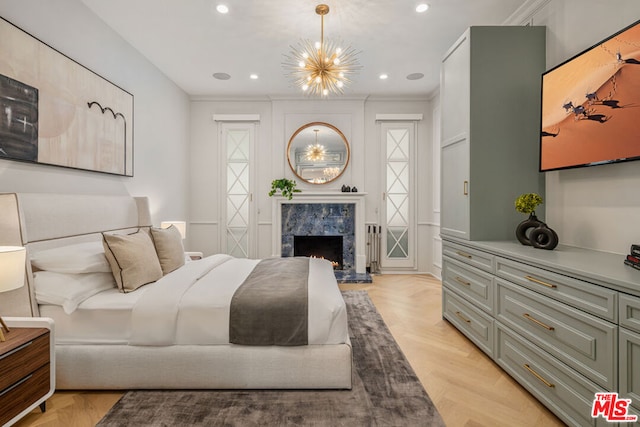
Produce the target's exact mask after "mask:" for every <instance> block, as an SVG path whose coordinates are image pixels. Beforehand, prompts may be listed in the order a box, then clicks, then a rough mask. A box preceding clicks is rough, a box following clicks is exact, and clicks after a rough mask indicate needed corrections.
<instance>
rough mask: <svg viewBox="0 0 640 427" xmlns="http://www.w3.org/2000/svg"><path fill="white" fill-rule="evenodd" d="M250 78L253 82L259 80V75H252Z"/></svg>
mask: <svg viewBox="0 0 640 427" xmlns="http://www.w3.org/2000/svg"><path fill="white" fill-rule="evenodd" d="M249 78H250V79H251V80H258V75H257V74H251V75H250V76H249Z"/></svg>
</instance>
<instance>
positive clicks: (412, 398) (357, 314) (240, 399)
mask: <svg viewBox="0 0 640 427" xmlns="http://www.w3.org/2000/svg"><path fill="white" fill-rule="evenodd" d="M343 296H344V299H345V301H346V303H347V312H348V316H349V335H350V337H351V343H352V346H353V358H354V360H353V363H354V377H353V388H352V389H351V390H308V391H307V390H245V391H236V390H230V391H228V390H220V391H218V390H203V391H182V390H170V391H130V392H127V393H126V394H125V395H124V396H123V397H122V398H121V399H120V400H119V401H118V402H117V403H116V404H115V405H114V406H113V408H111V410H110V411H109V412H108V413H107V415H105V417H104V418H103V419H102V420H101V421H100V422H99V423H98V424H97V425H98V426H99V427H122V426H154V427H155V426H167V427H170V426H171V427H172V426H185V427H186V426H242V427H245V426H350V427H351V426H412V427H413V426H444V422H443V421H442V418H441V417H440V414H439V413H438V411H437V409H436V407H435V406H434V405H433V402H432V401H431V399H430V398H429V396H428V395H427V393H426V392H425V390H424V388H423V387H422V384H420V381H419V380H418V377H417V376H416V374H415V372H414V371H413V369H412V368H411V366H410V365H409V362H408V361H407V359H406V358H405V356H404V354H403V353H402V351H401V350H400V348H399V347H398V345H397V343H396V342H395V340H394V339H393V336H392V335H391V333H390V332H389V329H388V328H387V326H386V325H385V323H384V321H383V320H382V317H380V314H379V313H378V312H377V310H376V308H375V306H374V305H373V303H372V302H371V300H370V299H369V295H368V294H367V293H366V291H344V292H343Z"/></svg>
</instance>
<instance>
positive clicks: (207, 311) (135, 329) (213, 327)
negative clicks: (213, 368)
mask: <svg viewBox="0 0 640 427" xmlns="http://www.w3.org/2000/svg"><path fill="white" fill-rule="evenodd" d="M257 263H258V260H249V259H241V258H233V257H230V256H228V255H214V256H211V257H207V258H204V259H202V260H199V261H196V262H191V263H187V264H186V265H184V266H183V267H181V268H180V269H178V270H176V271H174V272H172V273H170V274H168V275H166V276H164V277H163V278H162V279H160V280H158V281H157V282H156V283H153V284H150V285H146V286H143V287H142V288H140V289H138V290H136V291H135V292H131V293H127V294H122V293H120V292H118V291H117V290H116V289H113V290H108V291H104V292H101V293H99V294H97V295H94V296H92V297H90V298H88V299H87V300H85V301H84V302H82V303H81V304H80V305H79V306H78V308H77V309H76V310H75V312H73V313H72V314H70V315H66V314H64V311H63V310H62V309H61V307H58V306H50V305H44V306H41V307H40V310H41V315H43V316H48V317H52V318H53V319H54V321H55V322H56V340H57V343H58V344H71V343H73V344H78V343H87V344H89V343H94V344H95V343H118V344H124V343H127V344H132V345H156V346H158V345H173V344H199V345H215V344H228V343H229V305H230V302H231V298H232V296H233V294H234V292H235V290H236V289H237V288H238V287H239V286H240V285H241V284H242V282H243V281H244V279H245V278H246V277H247V276H248V275H249V273H250V272H251V270H252V269H253V268H254V267H255V265H256V264H257ZM308 291H309V292H308V293H309V344H340V343H345V342H348V331H347V314H346V307H345V304H344V300H343V299H342V295H341V294H340V290H339V288H338V287H337V284H336V281H335V277H334V274H333V268H332V267H331V264H330V263H329V262H328V261H325V260H321V259H311V260H310V265H309V287H308Z"/></svg>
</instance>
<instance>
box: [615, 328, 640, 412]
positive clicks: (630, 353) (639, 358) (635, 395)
mask: <svg viewBox="0 0 640 427" xmlns="http://www.w3.org/2000/svg"><path fill="white" fill-rule="evenodd" d="M620 396H621V397H624V398H626V399H631V401H632V404H633V405H636V406H640V334H637V333H635V332H631V331H627V330H626V329H624V328H620Z"/></svg>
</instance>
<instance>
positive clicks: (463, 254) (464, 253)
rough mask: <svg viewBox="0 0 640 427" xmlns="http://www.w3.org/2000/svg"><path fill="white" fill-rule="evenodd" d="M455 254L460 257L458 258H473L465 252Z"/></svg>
mask: <svg viewBox="0 0 640 427" xmlns="http://www.w3.org/2000/svg"><path fill="white" fill-rule="evenodd" d="M456 253H457V254H458V255H460V256H463V257H465V258H469V259H471V258H473V257H472V256H471V255H469V254H468V253H466V252H462V251H456Z"/></svg>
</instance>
